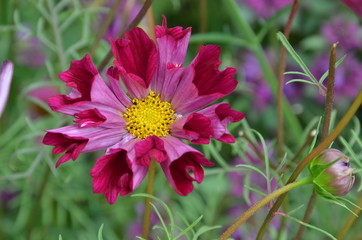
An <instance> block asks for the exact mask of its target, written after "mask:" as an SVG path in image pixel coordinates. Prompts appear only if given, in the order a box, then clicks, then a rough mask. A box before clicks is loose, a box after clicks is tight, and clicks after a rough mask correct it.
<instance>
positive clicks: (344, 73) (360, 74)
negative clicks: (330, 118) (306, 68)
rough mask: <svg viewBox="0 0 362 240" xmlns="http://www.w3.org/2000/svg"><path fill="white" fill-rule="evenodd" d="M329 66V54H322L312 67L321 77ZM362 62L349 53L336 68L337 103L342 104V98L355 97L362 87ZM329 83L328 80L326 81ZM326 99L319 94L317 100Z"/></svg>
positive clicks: (314, 72)
mask: <svg viewBox="0 0 362 240" xmlns="http://www.w3.org/2000/svg"><path fill="white" fill-rule="evenodd" d="M328 66H329V56H326V55H324V56H320V57H319V58H317V60H316V61H315V63H314V64H313V67H312V69H311V72H312V74H313V75H314V76H315V77H316V78H317V79H319V78H320V77H321V76H322V75H323V74H324V73H325V72H326V71H327V70H328ZM361 79H362V63H361V62H359V61H358V60H357V59H356V58H355V57H354V56H353V55H352V54H350V55H348V56H347V57H346V59H345V60H344V61H343V63H342V64H341V65H340V66H339V67H337V68H336V74H335V80H334V81H335V85H334V97H335V100H336V103H337V104H338V103H340V104H342V102H339V101H340V100H344V99H346V100H350V99H354V98H355V97H356V96H357V94H358V91H359V90H360V89H361V87H362V80H361ZM324 84H325V85H326V84H327V80H325V81H324ZM324 99H325V97H324V96H322V95H321V94H318V95H317V100H318V101H319V102H321V103H322V102H323V101H324Z"/></svg>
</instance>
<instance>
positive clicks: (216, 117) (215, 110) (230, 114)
mask: <svg viewBox="0 0 362 240" xmlns="http://www.w3.org/2000/svg"><path fill="white" fill-rule="evenodd" d="M198 113H199V114H202V115H203V116H205V117H207V118H209V119H210V120H211V128H212V130H213V134H212V137H213V138H215V139H216V140H219V141H221V142H227V143H233V142H235V139H234V137H233V136H231V135H230V134H229V131H228V130H227V125H228V124H229V123H231V122H238V121H240V120H242V119H243V118H244V117H245V113H240V112H238V111H235V110H234V109H231V108H230V104H228V103H219V104H214V105H212V106H210V107H207V108H205V109H203V110H201V111H199V112H198Z"/></svg>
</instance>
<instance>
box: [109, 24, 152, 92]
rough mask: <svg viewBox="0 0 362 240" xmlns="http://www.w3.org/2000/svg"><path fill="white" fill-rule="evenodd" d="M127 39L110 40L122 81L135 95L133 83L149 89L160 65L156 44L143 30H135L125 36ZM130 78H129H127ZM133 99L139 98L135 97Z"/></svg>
mask: <svg viewBox="0 0 362 240" xmlns="http://www.w3.org/2000/svg"><path fill="white" fill-rule="evenodd" d="M125 38H126V39H118V40H117V41H113V40H112V39H110V43H111V48H112V52H113V55H114V57H115V58H116V60H115V65H116V66H117V67H118V68H119V69H120V70H121V71H122V72H123V73H122V75H121V77H122V80H123V82H124V84H125V86H126V88H127V89H128V91H129V92H130V94H135V92H134V90H133V87H134V86H133V83H134V81H136V84H137V85H139V86H137V87H143V88H144V89H147V88H148V87H149V85H150V83H151V80H152V78H153V75H154V73H155V71H156V68H157V64H158V53H157V50H156V45H155V43H154V42H153V41H152V40H151V39H150V38H149V37H148V36H147V34H146V33H145V32H144V31H143V30H142V29H141V28H134V29H133V30H132V31H130V32H127V33H126V34H125ZM125 76H128V78H130V79H128V78H125ZM132 97H137V98H138V97H139V96H136V95H133V96H132Z"/></svg>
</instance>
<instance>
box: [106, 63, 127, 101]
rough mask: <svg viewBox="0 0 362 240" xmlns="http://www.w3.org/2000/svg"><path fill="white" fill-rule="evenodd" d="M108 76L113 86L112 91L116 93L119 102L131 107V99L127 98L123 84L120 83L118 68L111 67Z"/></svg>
mask: <svg viewBox="0 0 362 240" xmlns="http://www.w3.org/2000/svg"><path fill="white" fill-rule="evenodd" d="M106 76H107V78H108V80H109V83H110V85H111V89H112V91H113V92H114V93H115V95H116V97H117V98H118V100H119V101H120V102H121V103H122V104H123V106H125V107H129V106H131V105H132V101H131V99H130V98H129V97H128V96H127V94H126V93H125V92H124V91H123V89H122V87H121V84H120V82H119V78H120V72H119V70H118V69H117V68H116V67H110V68H108V70H107V73H106Z"/></svg>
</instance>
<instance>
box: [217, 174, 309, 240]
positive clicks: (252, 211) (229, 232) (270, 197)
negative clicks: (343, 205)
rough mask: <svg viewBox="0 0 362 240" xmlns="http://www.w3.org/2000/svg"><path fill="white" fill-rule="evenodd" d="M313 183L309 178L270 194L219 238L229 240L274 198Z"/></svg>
mask: <svg viewBox="0 0 362 240" xmlns="http://www.w3.org/2000/svg"><path fill="white" fill-rule="evenodd" d="M308 183H312V179H311V178H309V177H307V178H303V179H301V180H299V181H296V182H293V183H289V184H287V185H285V186H284V187H282V188H279V189H277V190H275V191H274V192H272V193H270V194H269V195H268V196H266V197H265V198H263V199H262V200H260V201H259V202H257V203H255V204H254V205H253V206H252V207H250V208H249V209H248V210H247V211H246V212H245V213H244V214H243V215H241V216H240V217H239V218H238V220H236V221H235V222H234V223H233V224H232V225H231V226H230V227H229V228H228V229H227V230H226V231H225V232H224V233H223V234H222V235H221V236H220V238H219V240H227V239H228V238H229V237H230V236H231V235H232V234H233V233H234V232H235V231H236V230H237V229H238V228H239V227H240V226H241V224H243V223H244V222H245V221H246V220H248V219H249V218H250V217H251V216H253V215H254V214H255V213H256V212H257V211H258V210H259V209H260V208H261V207H263V206H264V205H266V204H267V203H269V202H270V201H272V200H273V199H274V198H276V197H279V196H280V195H282V194H284V193H286V192H288V191H290V190H292V189H294V188H296V187H299V186H302V185H304V184H308Z"/></svg>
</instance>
